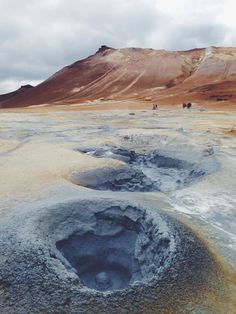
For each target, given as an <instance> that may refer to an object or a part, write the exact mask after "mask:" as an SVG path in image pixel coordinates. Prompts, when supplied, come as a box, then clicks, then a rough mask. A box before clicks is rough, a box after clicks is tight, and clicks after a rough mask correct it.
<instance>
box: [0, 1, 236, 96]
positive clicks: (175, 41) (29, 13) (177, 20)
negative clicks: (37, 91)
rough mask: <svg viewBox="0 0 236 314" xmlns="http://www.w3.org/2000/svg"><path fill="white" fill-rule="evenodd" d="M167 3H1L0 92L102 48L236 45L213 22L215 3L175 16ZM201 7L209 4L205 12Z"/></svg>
mask: <svg viewBox="0 0 236 314" xmlns="http://www.w3.org/2000/svg"><path fill="white" fill-rule="evenodd" d="M178 1H179V3H180V5H181V3H182V5H183V4H184V3H185V2H186V0H177V2H178ZM168 2H170V3H171V1H170V0H166V1H164V0H163V1H160V2H158V3H157V1H156V0H112V1H111V0H77V1H75V0H41V1H38V0H37V1H36V0H30V1H25V0H22V1H19V0H0V41H1V49H0V93H4V92H7V91H10V90H11V89H14V88H17V87H18V86H19V85H21V84H22V83H27V82H29V83H33V84H35V83H36V84H37V83H38V82H39V81H41V80H44V79H46V78H47V77H48V76H49V75H51V74H53V73H54V72H55V71H57V70H58V69H60V68H61V67H63V66H65V65H67V64H70V63H72V62H74V61H76V60H78V59H81V58H84V57H86V56H88V55H91V54H92V53H94V52H95V51H96V50H97V49H98V48H99V46H101V45H102V44H106V45H110V46H113V47H115V48H120V47H128V46H139V47H152V48H156V49H162V48H164V49H170V50H181V49H190V48H193V47H200V46H210V45H224V44H230V45H234V44H235V42H236V38H235V36H234V30H233V29H230V28H229V27H226V26H225V25H224V23H222V21H217V20H216V18H215V16H216V14H217V13H219V12H220V9H221V6H219V5H216V4H217V1H214V2H213V1H212V0H206V1H204V2H203V1H202V0H201V1H199V2H198V5H197V6H196V5H194V2H193V1H192V0H190V1H188V3H191V2H192V3H193V6H192V7H191V6H190V7H189V6H188V9H186V8H185V7H184V6H183V12H182V11H179V12H176V14H175V9H172V6H171V4H170V6H169V10H168V6H166V3H168ZM161 3H163V4H165V10H164V9H163V8H164V6H161V5H160V4H161ZM200 3H201V5H202V6H204V5H206V4H208V6H205V10H203V11H201V10H200V9H201V8H200V6H199V4H200ZM166 8H167V9H166ZM185 11H186V12H185ZM177 13H178V14H177Z"/></svg>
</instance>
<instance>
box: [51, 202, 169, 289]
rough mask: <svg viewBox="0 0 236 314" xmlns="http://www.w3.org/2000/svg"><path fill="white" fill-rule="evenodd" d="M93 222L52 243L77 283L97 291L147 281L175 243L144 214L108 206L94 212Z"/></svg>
mask: <svg viewBox="0 0 236 314" xmlns="http://www.w3.org/2000/svg"><path fill="white" fill-rule="evenodd" d="M94 219H95V221H94V223H93V224H92V225H91V224H88V225H86V226H84V227H83V228H82V229H81V230H80V231H76V232H73V233H72V234H71V235H70V236H69V237H68V238H66V239H62V240H60V241H57V242H56V247H57V249H58V250H59V251H60V252H61V254H62V256H63V258H65V259H66V260H67V261H68V262H69V265H70V267H71V268H72V269H73V270H75V272H76V273H77V274H78V276H79V278H80V279H81V282H82V283H83V284H84V285H85V286H87V287H89V288H91V289H96V290H100V291H111V290H120V289H124V288H126V287H127V286H129V285H130V284H132V283H134V282H148V281H149V280H151V278H153V277H154V276H157V274H158V273H159V272H160V271H161V270H162V268H163V267H166V266H168V264H169V263H170V260H171V257H172V255H173V252H174V248H175V240H174V238H173V236H171V234H170V231H169V230H168V227H167V225H166V223H165V221H164V220H162V221H161V224H160V222H159V224H158V226H157V225H156V224H155V223H154V222H153V219H152V218H151V217H147V214H146V212H144V211H141V210H138V209H136V208H132V207H127V208H126V210H125V211H122V210H121V208H119V207H110V208H108V209H106V210H104V211H101V212H97V213H94V217H93V220H94Z"/></svg>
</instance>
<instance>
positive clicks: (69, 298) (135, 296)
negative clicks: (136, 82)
mask: <svg viewBox="0 0 236 314" xmlns="http://www.w3.org/2000/svg"><path fill="white" fill-rule="evenodd" d="M118 106H120V105H119V104H118ZM74 108H75V107H74ZM137 108H139V104H138V105H137V107H136V109H134V108H133V110H132V111H130V110H120V109H119V110H113V111H108V110H107V111H106V110H103V111H75V110H74V111H73V108H72V107H70V108H69V109H68V110H64V109H63V107H60V111H59V109H58V108H54V109H53V110H51V111H45V110H42V111H41V112H39V109H36V110H35V111H34V110H33V109H32V108H31V109H24V110H23V109H21V112H19V111H18V112H17V110H16V111H15V112H14V110H8V111H5V112H4V111H1V114H0V122H1V126H0V128H1V133H0V173H1V176H0V188H1V199H0V248H1V257H0V312H1V313H94V309H96V311H97V312H98V313H104V314H105V313H114V314H116V313H117V314H118V313H127V314H128V313H147V314H149V313H150V314H154V313H155V314H156V313H220V314H221V313H222V314H223V313H232V314H233V313H235V309H236V304H235V297H236V286H235V283H236V263H235V261H236V233H235V230H236V192H235V191H236V167H235V166H236V143H235V137H234V136H232V134H230V130H231V129H232V126H233V125H234V121H235V120H236V114H235V112H234V111H231V112H224V111H220V110H218V111H215V110H210V109H204V110H201V108H198V107H195V108H193V109H192V110H189V111H184V110H182V109H180V108H172V109H169V108H161V109H159V110H158V111H152V110H150V109H146V110H145V109H137ZM231 133H232V132H231Z"/></svg>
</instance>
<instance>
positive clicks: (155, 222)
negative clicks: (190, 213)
mask: <svg viewBox="0 0 236 314" xmlns="http://www.w3.org/2000/svg"><path fill="white" fill-rule="evenodd" d="M39 209H40V210H36V211H35V212H34V215H32V212H31V211H29V212H27V213H26V214H25V216H23V217H22V220H20V221H19V217H18V216H14V217H12V221H11V223H12V225H11V228H5V229H4V228H3V229H2V230H1V231H0V232H1V235H2V238H3V239H4V241H2V242H1V251H2V252H5V254H6V253H7V256H8V258H7V259H6V258H4V255H3V258H2V259H1V267H0V276H1V278H2V283H3V284H2V291H1V306H4V309H6V311H5V312H6V313H13V312H14V313H18V312H19V305H20V306H21V307H22V309H23V310H22V311H20V312H22V313H23V312H24V313H31V312H32V309H34V310H33V312H34V313H55V312H57V313H64V312H66V313H67V312H68V313H93V312H94V309H95V308H96V311H97V312H98V313H104V314H111V313H112V314H117V313H120V311H121V309H122V310H123V309H124V311H123V312H124V313H150V314H156V313H164V312H165V313H185V312H186V313H188V312H189V311H185V310H186V309H189V306H190V307H191V308H197V307H198V305H199V304H202V300H204V302H205V300H206V298H207V297H208V296H209V298H210V295H211V294H212V295H214V297H217V296H219V288H220V287H222V283H221V274H220V269H219V268H218V265H217V263H216V261H215V258H214V256H213V255H212V253H211V252H210V251H209V250H208V248H207V247H206V246H205V244H204V243H203V242H202V241H201V240H200V239H199V238H198V237H197V236H196V235H194V233H193V232H192V231H191V230H190V229H188V227H186V226H185V225H183V224H182V223H180V222H179V221H177V220H176V219H174V218H173V217H171V216H169V215H167V214H166V213H164V212H162V211H161V210H158V209H149V208H146V207H143V206H142V205H141V204H138V203H136V202H132V203H131V202H129V201H124V200H122V201H121V200H115V199H113V198H99V199H98V198H93V197H90V199H85V200H82V199H77V200H73V201H67V202H65V203H58V204H55V205H54V206H51V207H46V208H45V207H41V208H39ZM22 222H24V223H22ZM7 227H9V225H8V226H7ZM4 283H6V284H4ZM206 292H207V293H206ZM147 309H149V310H148V311H147ZM163 309H165V311H164V312H163Z"/></svg>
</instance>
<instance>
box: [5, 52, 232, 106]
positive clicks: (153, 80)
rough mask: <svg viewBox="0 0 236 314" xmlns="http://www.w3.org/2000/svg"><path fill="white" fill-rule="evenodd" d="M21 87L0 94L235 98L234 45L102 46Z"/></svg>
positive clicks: (14, 97) (22, 98)
mask: <svg viewBox="0 0 236 314" xmlns="http://www.w3.org/2000/svg"><path fill="white" fill-rule="evenodd" d="M20 90H21V89H20ZM20 90H18V92H13V93H10V94H7V95H8V96H6V95H1V96H0V106H1V107H3V108H4V107H5V108H6V107H22V106H30V105H38V104H72V103H80V102H84V101H87V100H95V99H101V98H102V99H115V100H122V99H138V100H144V99H153V101H154V100H155V101H159V102H160V103H179V102H182V101H202V100H208V101H222V102H223V101H224V102H225V103H227V102H228V101H233V100H235V99H236V48H216V47H210V48H203V49H193V50H188V51H165V50H153V49H140V48H126V49H113V48H110V47H106V46H102V47H101V48H100V49H99V50H98V51H97V53H95V54H94V55H92V56H90V57H88V58H86V59H84V60H81V61H77V62H75V63H73V64H71V65H69V66H66V67H65V68H63V69H62V70H60V71H58V72H56V73H55V74H54V75H52V76H51V77H50V78H48V79H47V80H46V81H44V82H42V83H41V84H39V85H38V86H36V87H34V88H28V89H27V90H24V92H20Z"/></svg>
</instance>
